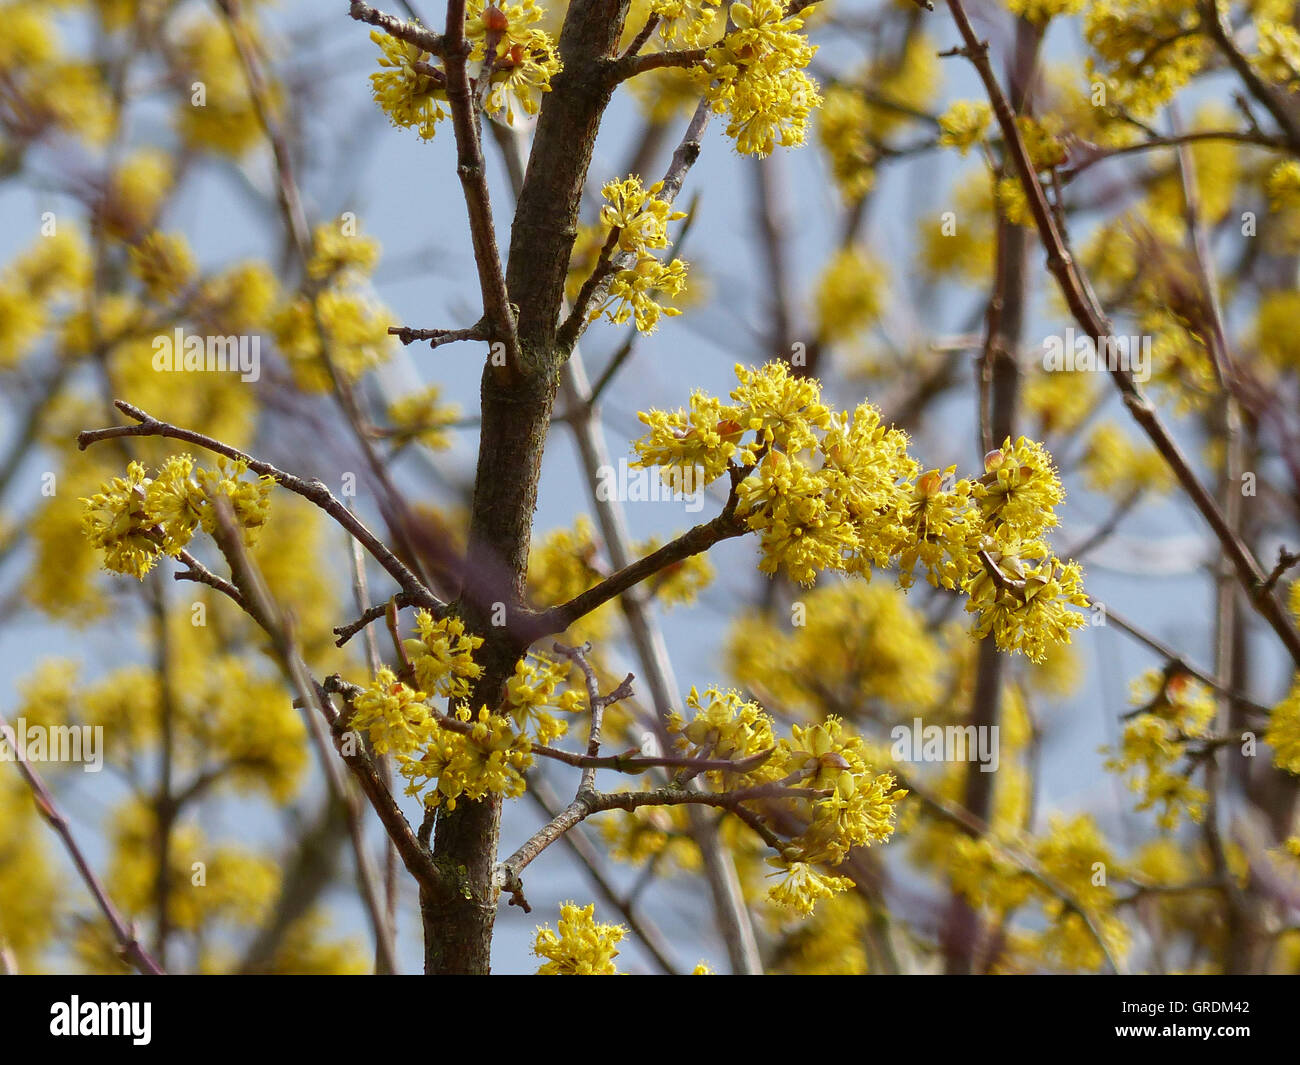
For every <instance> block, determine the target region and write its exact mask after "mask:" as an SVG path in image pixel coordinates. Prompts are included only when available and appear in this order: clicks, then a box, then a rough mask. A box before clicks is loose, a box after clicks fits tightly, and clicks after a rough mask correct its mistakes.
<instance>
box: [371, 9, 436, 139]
mask: <svg viewBox="0 0 1300 1065" xmlns="http://www.w3.org/2000/svg"><path fill="white" fill-rule="evenodd" d="M370 39H371V40H372V41H374V42H375V44H377V45H379V51H380V56H379V65H380V66H381V67H382V68H383V69H382V70H379V71H377V72H376V73H374V74H371V75H370V91H371V94H372V95H373V96H374V98H375V103H377V104H378V105H379V106H380V108H382V109H383V111H384V113H385V114H386V115H387V116H388V119H389V121H390V122H392V124H393V125H394V126H396V127H398V128H399V129H414V130H416V131H417V132H418V133H419V135H420V137H421V138H422V139H424V140H433V135H434V133H435V132H436V130H437V125H438V123H439V122H440V121H441V120H442V119H444V118H446V117H447V115H449V114H450V113H451V112H450V111H449V110H444V108H445V107H446V106H447V80H446V77H445V75H443V74H442V72H441V71H438V70H436V68H434V67H433V66H432V65H431V63H432V59H433V57H432V56H431V55H430V54H429V53H428V52H426V51H424V50H422V49H421V48H420V47H419V45H415V44H410V43H408V42H406V41H402V40H399V39H398V38H396V37H390V36H389V35H388V34H386V33H383V32H382V31H380V30H371V31H370ZM417 68H418V69H417Z"/></svg>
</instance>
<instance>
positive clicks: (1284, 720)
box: [1264, 678, 1300, 777]
mask: <svg viewBox="0 0 1300 1065" xmlns="http://www.w3.org/2000/svg"><path fill="white" fill-rule="evenodd" d="M1264 742H1265V743H1267V744H1268V745H1269V746H1270V747H1272V748H1273V764H1274V765H1275V766H1277V767H1278V768H1279V769H1285V770H1286V771H1287V772H1288V773H1291V774H1293V775H1294V776H1298V777H1300V678H1297V679H1296V682H1295V684H1294V685H1293V686H1292V688H1291V693H1290V694H1289V695H1288V696H1287V697H1286V698H1285V699H1283V700H1282V701H1281V702H1280V703H1278V704H1277V706H1275V707H1273V712H1272V713H1271V714H1270V715H1269V718H1268V730H1267V731H1266V732H1265V733H1264Z"/></svg>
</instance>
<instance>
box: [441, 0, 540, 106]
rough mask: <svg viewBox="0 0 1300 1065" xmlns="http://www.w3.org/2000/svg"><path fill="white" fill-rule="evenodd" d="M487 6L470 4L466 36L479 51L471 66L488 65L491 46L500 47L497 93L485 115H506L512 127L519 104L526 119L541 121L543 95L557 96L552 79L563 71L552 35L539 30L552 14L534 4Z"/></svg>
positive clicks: (495, 62) (473, 0)
mask: <svg viewBox="0 0 1300 1065" xmlns="http://www.w3.org/2000/svg"><path fill="white" fill-rule="evenodd" d="M485 2H486V0H470V2H469V4H468V5H467V7H466V12H465V36H466V38H467V39H468V40H469V41H470V42H471V44H472V45H473V50H472V51H471V52H470V57H469V58H470V61H471V62H475V63H483V62H485V61H487V60H488V58H489V57H488V45H489V42H490V41H495V42H496V43H495V46H494V50H493V52H492V58H491V64H492V79H491V89H490V90H489V92H488V94H487V99H486V100H485V101H484V104H483V109H484V110H485V111H487V112H488V114H491V115H502V114H504V116H505V120H506V121H507V122H514V120H515V105H516V104H518V105H519V108H520V109H521V110H522V111H523V112H524V114H526V115H535V114H537V112H538V110H539V109H540V108H541V105H542V104H541V100H542V93H546V92H550V91H551V79H552V78H553V77H555V75H556V74H558V73H559V72H560V69H561V64H560V57H559V56H558V54H557V53H556V51H555V44H554V42H553V41H552V40H551V37H550V34H548V33H547V32H546V31H545V30H542V29H540V28H538V27H537V26H536V25H534V24H535V23H537V22H540V21H541V20H542V18H543V17H544V16H545V14H546V12H545V10H543V9H542V8H541V7H539V6H538V5H537V4H536V3H535V2H534V0H523V3H521V4H502V5H500V6H497V7H488V6H485ZM503 23H504V25H502V24H503Z"/></svg>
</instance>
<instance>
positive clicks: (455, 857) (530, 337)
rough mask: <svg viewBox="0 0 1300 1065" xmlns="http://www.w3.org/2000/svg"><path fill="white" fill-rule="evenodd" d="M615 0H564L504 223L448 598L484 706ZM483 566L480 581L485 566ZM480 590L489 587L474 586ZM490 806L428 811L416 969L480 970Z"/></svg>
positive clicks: (510, 659)
mask: <svg viewBox="0 0 1300 1065" xmlns="http://www.w3.org/2000/svg"><path fill="white" fill-rule="evenodd" d="M626 13H627V0H575V2H574V3H573V4H571V5H570V7H569V11H568V14H567V15H566V17H565V21H564V28H563V29H562V30H561V32H560V41H559V52H560V59H561V61H562V62H563V64H564V70H563V71H562V72H561V73H560V74H558V75H557V76H556V77H555V78H554V79H553V80H552V83H551V92H550V93H548V94H547V95H546V96H545V97H544V99H543V104H542V110H541V114H540V116H539V118H538V123H537V131H536V134H535V137H534V141H533V150H532V154H531V156H530V157H529V162H528V169H527V172H526V173H525V175H524V186H523V189H522V190H521V192H520V196H519V204H518V207H517V208H516V211H515V218H514V225H513V227H512V232H511V242H510V257H509V262H508V265H507V269H506V287H507V290H508V292H509V298H510V301H511V302H512V303H513V304H514V305H515V306H516V307H517V308H518V318H517V329H518V340H519V349H520V365H519V366H518V368H517V369H518V372H517V373H512V374H509V375H497V374H494V373H493V372H492V371H493V367H492V366H491V365H490V364H489V365H488V366H487V367H486V368H485V370H484V374H483V384H482V392H481V397H482V416H483V422H482V436H481V442H480V445H479V459H478V470H477V475H476V478H475V484H474V503H473V508H472V512H471V519H470V535H469V551H468V571H469V574H470V581H467V584H466V593H467V594H463V595H462V599H461V602H460V604H459V606H460V611H461V613H462V615H463V617H464V619H465V623H466V625H467V627H468V628H470V629H471V630H472V631H474V632H476V633H478V634H479V635H480V636H482V637H483V638H484V641H485V642H484V645H483V647H482V649H481V651H480V653H479V654H478V655H477V658H478V660H479V661H480V662H481V663H482V665H483V666H484V674H483V676H482V678H481V679H480V680H479V681H478V683H477V684H476V686H475V688H474V691H473V692H472V693H471V696H470V698H471V704H472V705H474V706H478V705H484V704H486V705H488V706H495V705H496V704H497V701H498V699H499V698H500V694H501V690H502V686H503V685H504V683H505V681H506V678H508V677H509V676H510V675H511V673H512V672H513V670H514V664H515V662H516V661H517V659H518V658H519V656H520V655H521V654H522V653H523V651H524V650H525V648H524V647H523V646H521V641H520V639H519V637H518V636H517V634H516V633H514V632H512V631H511V630H510V629H509V628H506V627H493V625H492V624H491V615H492V610H493V603H494V602H502V603H504V604H505V606H506V610H507V614H509V613H510V612H512V611H515V610H517V609H518V608H520V607H521V606H522V604H523V600H524V580H525V575H526V573H527V566H528V548H529V542H530V539H531V534H532V521H533V511H534V510H535V509H536V506H537V479H538V474H539V473H540V470H541V462H542V452H543V449H544V448H545V445H546V436H547V431H548V428H549V425H550V417H551V408H552V406H553V404H554V402H555V393H556V389H557V386H558V381H559V369H560V366H561V365H562V363H563V361H564V359H565V357H566V356H567V354H568V353H567V352H566V351H564V350H562V349H561V348H560V347H558V346H557V344H556V329H557V322H558V318H559V312H560V304H561V300H562V298H563V295H564V280H565V275H566V273H567V271H568V265H569V256H570V253H571V252H572V250H573V240H574V236H575V235H576V233H577V221H578V209H579V205H580V202H581V195H582V187H583V184H584V182H585V180H586V176H587V168H588V166H589V165H590V163H591V153H592V149H593V147H594V145H595V140H596V133H597V131H598V130H599V128H600V118H601V114H602V113H603V111H604V109H605V106H606V104H607V103H608V102H609V97H610V93H611V91H612V87H613V82H612V80H611V70H610V68H611V65H612V62H613V56H614V50H615V48H616V46H617V43H618V38H619V35H620V33H621V32H622V27H623V20H624V17H625V16H626ZM487 574H491V575H492V579H491V580H487V581H484V580H483V579H482V577H483V576H484V575H487ZM485 593H487V594H485ZM500 820H501V803H500V801H499V800H494V801H485V802H481V803H472V802H471V803H462V804H460V805H458V806H457V808H456V809H455V810H454V811H451V812H443V813H441V814H440V815H439V817H438V820H437V825H436V831H435V834H434V846H433V853H434V860H435V862H436V863H437V864H438V865H439V866H440V867H441V868H442V870H443V871H444V873H446V874H449V876H450V879H451V881H452V883H453V884H454V885H455V886H454V887H453V888H452V889H451V890H448V891H446V892H445V893H443V894H440V895H438V896H434V895H433V894H432V893H430V892H426V893H425V895H424V896H423V897H422V898H421V900H420V902H421V905H420V909H421V915H422V919H423V924H424V937H425V971H426V972H427V973H430V974H441V973H471V974H483V973H487V972H488V970H489V966H490V961H491V946H492V926H493V922H494V920H495V917H496V907H497V891H496V889H495V888H494V886H493V883H492V870H493V867H494V865H495V863H496V855H497V841H498V834H499V829H500Z"/></svg>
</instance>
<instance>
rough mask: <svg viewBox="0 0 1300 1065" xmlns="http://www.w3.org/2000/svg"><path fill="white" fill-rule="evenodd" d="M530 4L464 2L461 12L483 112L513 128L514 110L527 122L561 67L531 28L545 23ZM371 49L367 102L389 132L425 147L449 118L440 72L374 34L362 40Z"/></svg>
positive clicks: (429, 60)
mask: <svg viewBox="0 0 1300 1065" xmlns="http://www.w3.org/2000/svg"><path fill="white" fill-rule="evenodd" d="M545 14H546V12H545V11H544V9H542V8H541V7H539V6H538V5H537V4H536V2H535V0H523V2H522V3H519V4H501V5H499V6H490V5H487V4H486V3H485V0H470V2H469V4H468V5H467V6H466V11H465V38H466V40H467V41H468V42H469V44H470V49H471V50H470V55H469V59H470V62H471V63H474V64H477V65H478V70H479V73H478V76H479V77H483V76H485V75H487V74H488V72H489V71H490V75H489V88H488V91H487V92H486V93H485V94H484V99H483V109H484V110H485V111H486V112H488V113H489V114H491V115H495V116H499V117H503V118H504V119H505V121H507V122H514V120H515V108H516V107H518V108H519V109H520V110H521V111H523V113H524V114H527V115H535V114H537V112H538V110H539V109H540V107H541V97H542V94H543V93H546V92H550V91H551V79H552V78H553V77H555V75H556V74H558V73H559V72H560V69H561V63H560V58H559V55H558V53H557V52H556V49H555V42H554V41H552V40H551V37H550V34H548V33H547V32H546V31H545V30H543V29H541V28H539V27H538V26H537V25H535V24H536V23H537V22H540V21H541V20H542V18H543V17H544V16H545ZM370 39H371V40H372V41H374V42H375V43H376V44H377V45H379V49H380V52H381V55H380V57H379V65H380V67H382V68H383V69H381V70H379V71H377V72H376V73H374V74H371V75H370V83H371V92H372V94H373V96H374V98H375V102H376V103H377V104H379V106H380V107H381V108H382V109H383V110H384V112H385V114H387V115H388V117H389V120H390V121H391V122H392V123H393V125H394V126H397V127H399V128H406V129H415V130H416V131H417V132H418V133H419V135H420V137H421V138H422V139H424V140H432V139H433V136H434V133H435V132H436V129H437V124H438V123H439V122H440V121H441V120H442V119H444V118H446V117H447V116H448V115H449V114H450V113H451V112H450V108H449V105H448V103H447V77H446V73H445V72H444V70H443V69H442V67H441V66H439V65H438V63H437V62H435V59H434V57H433V56H432V55H430V54H429V53H428V52H426V51H424V50H423V49H421V48H420V46H419V45H416V44H410V43H408V42H406V41H402V40H398V39H397V38H396V37H390V36H389V35H388V34H386V33H383V32H381V31H379V30H374V31H372V32H371V34H370Z"/></svg>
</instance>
